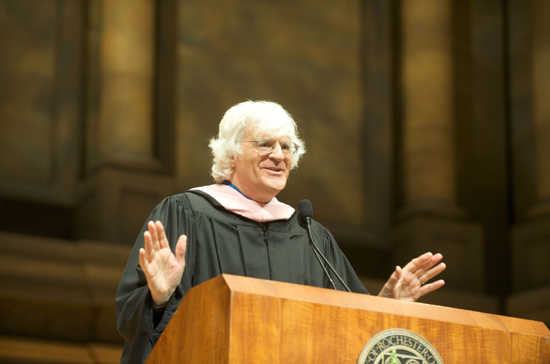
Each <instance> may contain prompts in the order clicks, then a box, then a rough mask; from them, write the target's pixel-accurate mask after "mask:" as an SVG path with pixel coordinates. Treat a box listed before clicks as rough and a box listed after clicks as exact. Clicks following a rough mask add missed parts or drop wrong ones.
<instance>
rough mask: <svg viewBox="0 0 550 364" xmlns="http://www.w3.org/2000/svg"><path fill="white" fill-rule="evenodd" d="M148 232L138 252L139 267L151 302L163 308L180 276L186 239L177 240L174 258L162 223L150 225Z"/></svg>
mask: <svg viewBox="0 0 550 364" xmlns="http://www.w3.org/2000/svg"><path fill="white" fill-rule="evenodd" d="M148 228H149V230H148V231H146V232H145V233H144V234H143V237H144V239H145V247H144V248H141V249H139V264H140V265H141V268H142V269H143V271H144V272H145V276H146V277H147V285H148V286H149V290H150V291H151V296H152V297H153V302H154V303H155V305H158V306H164V305H166V304H167V303H168V300H169V299H170V297H171V296H172V294H173V293H174V291H175V290H176V287H177V286H178V284H179V283H180V281H181V276H182V275H183V269H184V268H185V250H186V249H187V236H185V235H182V236H180V237H179V239H178V243H177V245H176V254H175V255H174V254H173V253H172V250H171V249H170V245H169V244H168V239H167V238H166V233H165V232H164V226H162V223H161V222H160V221H157V222H153V221H149V223H148Z"/></svg>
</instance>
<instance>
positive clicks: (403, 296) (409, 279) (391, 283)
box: [378, 253, 447, 301]
mask: <svg viewBox="0 0 550 364" xmlns="http://www.w3.org/2000/svg"><path fill="white" fill-rule="evenodd" d="M441 259H443V256H442V255H441V254H439V253H438V254H436V255H433V254H432V253H425V254H422V255H421V256H419V257H418V258H415V259H413V260H411V261H410V262H409V263H408V264H407V265H406V266H405V268H403V269H401V267H399V266H397V267H396V268H395V271H394V272H393V273H392V275H391V276H390V279H388V281H387V282H386V284H385V285H384V287H383V288H382V290H381V291H380V293H379V294H378V296H380V297H389V298H395V299H398V300H402V301H416V300H418V299H419V298H420V297H422V296H424V295H425V294H426V293H430V292H432V291H435V290H436V289H438V288H441V287H443V285H444V284H445V281H443V280H442V279H440V280H438V281H435V282H433V283H428V281H429V280H430V279H432V278H433V277H435V276H437V275H438V274H439V273H441V272H443V271H444V270H445V268H447V266H446V265H445V263H440V264H438V263H439V262H440V261H441Z"/></svg>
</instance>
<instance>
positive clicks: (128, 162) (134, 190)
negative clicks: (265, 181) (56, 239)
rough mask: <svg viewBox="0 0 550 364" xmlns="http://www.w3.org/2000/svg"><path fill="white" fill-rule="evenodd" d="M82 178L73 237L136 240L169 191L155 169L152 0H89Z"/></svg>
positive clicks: (169, 181)
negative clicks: (149, 215)
mask: <svg viewBox="0 0 550 364" xmlns="http://www.w3.org/2000/svg"><path fill="white" fill-rule="evenodd" d="M88 10H89V11H88V13H89V16H90V18H89V24H90V26H89V30H88V55H87V62H88V64H87V95H86V101H87V102H86V110H85V118H86V128H85V135H84V139H85V145H86V148H85V153H84V158H85V163H84V165H85V167H84V180H83V182H82V183H81V186H80V190H79V205H78V208H77V211H76V223H75V226H76V229H77V231H76V232H75V235H76V236H77V237H79V238H89V239H99V240H106V241H113V242H119V243H121V242H125V243H131V242H132V241H133V240H134V239H135V237H136V236H137V234H138V233H139V230H140V228H141V225H142V224H143V222H144V221H145V219H146V217H147V215H148V214H149V212H150V211H151V209H152V208H153V207H154V206H155V205H156V204H157V203H158V202H160V200H161V199H162V198H163V197H165V196H166V195H168V194H171V193H172V184H173V183H172V179H171V178H169V177H165V176H162V175H160V174H158V172H165V169H166V168H165V166H164V165H163V163H162V161H161V160H160V159H158V158H157V156H156V154H157V153H156V150H155V143H156V130H157V128H156V125H155V118H154V115H153V110H154V100H155V97H154V92H155V87H154V83H155V54H156V49H155V39H156V32H155V29H156V21H155V20H156V11H157V5H156V1H155V0H93V1H90V2H89V9H88Z"/></svg>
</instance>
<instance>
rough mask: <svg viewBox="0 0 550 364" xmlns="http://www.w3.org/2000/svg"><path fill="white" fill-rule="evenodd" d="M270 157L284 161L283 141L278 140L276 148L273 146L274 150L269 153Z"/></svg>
mask: <svg viewBox="0 0 550 364" xmlns="http://www.w3.org/2000/svg"><path fill="white" fill-rule="evenodd" d="M269 158H273V159H275V160H278V161H282V160H284V159H285V155H284V153H283V148H281V143H279V142H277V144H276V145H275V148H273V151H271V153H270V154H269Z"/></svg>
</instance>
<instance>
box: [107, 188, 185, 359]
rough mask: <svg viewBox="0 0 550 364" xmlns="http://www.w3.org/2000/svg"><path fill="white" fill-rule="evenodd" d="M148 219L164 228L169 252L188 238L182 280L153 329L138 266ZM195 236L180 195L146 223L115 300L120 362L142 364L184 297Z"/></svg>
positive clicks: (161, 206) (147, 294)
mask: <svg viewBox="0 0 550 364" xmlns="http://www.w3.org/2000/svg"><path fill="white" fill-rule="evenodd" d="M151 220H152V221H157V220H159V221H161V222H162V224H163V225H164V228H165V231H166V236H167V238H168V242H169V244H170V248H171V249H172V252H174V251H175V245H176V243H177V241H178V238H179V236H181V235H183V234H185V235H187V239H188V240H187V251H186V253H185V269H184V274H183V277H182V281H181V283H180V284H179V285H178V287H176V291H175V292H174V294H173V295H172V297H171V298H170V300H169V301H168V305H167V306H166V309H165V310H164V313H163V314H162V318H161V319H160V321H159V322H158V324H157V325H156V326H155V323H154V320H153V308H152V298H151V293H150V291H149V287H148V286H147V279H146V277H145V273H144V272H143V270H142V269H141V267H140V265H139V249H140V248H141V247H143V246H144V238H143V233H144V232H145V231H146V230H147V222H148V221H151ZM194 236H195V229H194V224H193V211H192V210H191V207H190V205H189V201H188V200H187V197H186V196H185V195H183V194H180V195H176V196H172V197H168V198H166V199H164V200H163V201H162V202H161V203H160V204H159V205H158V206H157V207H156V208H155V209H154V210H153V212H152V213H151V215H150V216H149V218H148V219H147V221H146V222H145V224H144V226H143V228H142V230H141V232H140V234H139V236H138V238H137V240H136V242H135V244H134V247H133V249H132V252H131V254H130V258H129V260H128V263H127V265H126V268H125V270H124V273H123V275H122V278H121V281H120V285H119V288H118V292H117V295H116V299H115V301H116V311H117V328H118V331H119V333H120V334H121V335H122V337H123V338H124V340H125V345H124V351H123V355H122V359H121V363H143V362H144V361H145V359H146V358H147V356H148V355H149V353H150V352H151V350H152V348H153V346H154V345H155V343H156V342H157V340H158V338H159V337H160V335H161V334H162V332H163V330H164V328H165V327H166V325H167V324H168V322H169V321H170V319H171V317H172V315H173V314H174V312H175V311H176V309H177V307H178V306H179V304H180V302H181V300H182V299H183V296H184V295H185V293H186V292H187V290H189V289H190V288H191V284H192V276H193V274H192V272H193V271H194V261H195V259H194V257H195V247H194V244H193V242H194V241H195V239H194Z"/></svg>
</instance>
